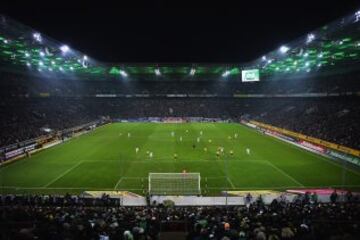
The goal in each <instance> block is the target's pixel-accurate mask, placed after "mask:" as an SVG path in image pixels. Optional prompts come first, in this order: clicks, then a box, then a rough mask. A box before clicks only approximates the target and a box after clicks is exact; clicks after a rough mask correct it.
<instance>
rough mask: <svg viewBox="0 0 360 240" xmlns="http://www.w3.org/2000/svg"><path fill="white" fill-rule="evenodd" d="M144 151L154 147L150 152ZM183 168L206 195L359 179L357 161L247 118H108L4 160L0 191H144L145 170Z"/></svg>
mask: <svg viewBox="0 0 360 240" xmlns="http://www.w3.org/2000/svg"><path fill="white" fill-rule="evenodd" d="M201 131H202V132H203V135H200V132H201ZM171 132H175V137H173V136H171ZM128 133H131V137H128ZM235 134H238V137H237V138H235V137H234V135H235ZM229 136H230V137H231V139H230V138H229ZM180 137H182V141H180ZM198 137H200V142H199V143H198V142H197V138H198ZM209 139H211V143H210V142H209ZM193 144H195V145H196V147H195V148H193ZM219 146H221V147H224V154H223V155H221V157H220V158H217V156H216V151H217V148H218V147H219ZM137 147H138V148H139V152H138V153H137V154H136V152H135V148H137ZM204 148H207V151H205V150H204ZM246 148H249V149H250V151H251V152H250V154H247V153H246ZM147 151H151V152H153V158H152V159H150V158H149V156H148V154H147V153H146V152H147ZM230 151H233V152H234V153H233V155H231V154H230ZM174 153H176V154H177V155H178V158H177V159H174ZM184 169H185V170H186V171H187V172H200V173H201V178H202V191H203V193H204V194H211V195H212V194H218V193H220V192H221V191H222V190H224V189H229V190H231V189H237V190H244V189H246V190H247V189H253V190H255V189H287V188H303V187H330V186H336V187H345V188H359V187H360V171H359V170H357V169H352V168H350V167H342V166H341V165H340V164H338V163H336V162H335V161H333V160H330V159H327V158H324V157H321V156H318V155H315V154H313V153H309V152H307V151H304V150H302V149H299V148H297V147H295V146H292V145H290V144H288V143H284V142H282V141H280V140H277V139H274V138H272V137H269V136H265V135H262V134H260V133H258V132H256V131H254V130H252V129H249V128H247V127H245V126H242V125H239V124H225V123H215V124H214V123H189V124H157V123H116V124H111V125H106V126H103V127H100V128H98V129H96V130H95V131H93V132H91V133H88V134H85V135H82V136H80V137H77V138H74V139H72V140H70V141H67V142H65V143H63V144H60V145H57V146H55V147H52V148H50V149H47V150H44V151H42V152H39V153H37V154H34V155H33V156H32V157H31V158H27V159H23V160H19V161H16V162H14V163H12V164H9V165H5V166H3V167H2V168H0V187H1V191H2V192H3V193H5V192H13V193H14V192H17V193H20V192H21V193H22V192H42V193H54V192H58V193H65V192H70V193H80V192H83V191H84V190H100V189H101V190H114V189H115V190H129V191H133V192H137V193H142V192H143V190H144V189H147V177H148V173H149V172H182V171H183V170H184ZM226 176H227V177H226Z"/></svg>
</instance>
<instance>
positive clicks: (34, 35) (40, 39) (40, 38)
mask: <svg viewBox="0 0 360 240" xmlns="http://www.w3.org/2000/svg"><path fill="white" fill-rule="evenodd" d="M33 38H34V39H35V41H37V42H42V37H41V34H40V33H33Z"/></svg>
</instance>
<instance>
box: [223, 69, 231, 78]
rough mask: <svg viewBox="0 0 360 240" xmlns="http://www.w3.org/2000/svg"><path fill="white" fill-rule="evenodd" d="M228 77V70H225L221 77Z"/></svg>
mask: <svg viewBox="0 0 360 240" xmlns="http://www.w3.org/2000/svg"><path fill="white" fill-rule="evenodd" d="M229 75H230V71H229V70H226V71H225V72H224V73H223V74H222V75H221V76H223V77H227V76H229Z"/></svg>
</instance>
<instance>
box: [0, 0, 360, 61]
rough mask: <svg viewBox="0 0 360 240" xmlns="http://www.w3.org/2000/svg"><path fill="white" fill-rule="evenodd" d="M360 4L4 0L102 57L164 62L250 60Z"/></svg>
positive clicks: (27, 18) (21, 15)
mask: <svg viewBox="0 0 360 240" xmlns="http://www.w3.org/2000/svg"><path fill="white" fill-rule="evenodd" d="M27 2H31V3H27ZM116 2H117V3H116ZM175 2H176V3H175ZM211 2H214V3H211ZM170 3H171V4H170ZM359 9H360V2H359V0H334V1H330V0H329V1H318V0H311V1H310V0H303V1H296V0H287V1H270V0H269V1H266V0H263V1H256V0H250V1H247V0H238V1H227V0H219V1H211V0H208V1H196V0H193V1H188V0H183V1H174V0H167V1H160V0H158V1H151V0H148V1H138V0H132V1H121V0H118V1H104V0H103V1H100V0H98V1H93V3H92V2H90V1H76V0H73V1H53V0H51V1H46V2H44V3H34V2H33V1H24V0H22V1H17V0H13V1H8V0H3V1H2V2H1V3H0V13H2V14H6V15H8V16H10V17H12V18H14V19H15V20H17V21H19V22H21V23H23V24H25V25H28V26H30V27H32V28H34V29H36V30H38V31H40V32H41V33H43V34H46V35H48V36H50V37H52V38H54V39H56V40H58V41H60V42H63V43H65V44H68V45H69V46H70V47H71V48H74V49H76V50H79V51H82V52H83V53H85V54H87V55H89V56H91V57H92V58H95V59H96V60H99V61H105V62H158V63H160V62H184V63H186V62H191V63H193V62H247V61H250V60H253V59H255V58H258V57H259V56H261V55H263V54H266V53H267V52H269V51H271V50H274V49H275V48H278V47H279V46H280V45H281V44H285V43H287V42H289V41H291V40H294V39H296V38H298V37H300V36H302V35H304V34H307V33H308V32H310V31H311V30H314V29H316V28H318V27H321V26H323V25H325V24H326V23H328V22H330V21H333V20H336V19H337V18H339V17H342V16H344V15H347V14H352V13H354V12H355V11H356V10H359Z"/></svg>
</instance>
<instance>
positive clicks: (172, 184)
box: [149, 173, 201, 195]
mask: <svg viewBox="0 0 360 240" xmlns="http://www.w3.org/2000/svg"><path fill="white" fill-rule="evenodd" d="M149 193H150V194H152V195H198V194H201V188H200V173H149Z"/></svg>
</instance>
